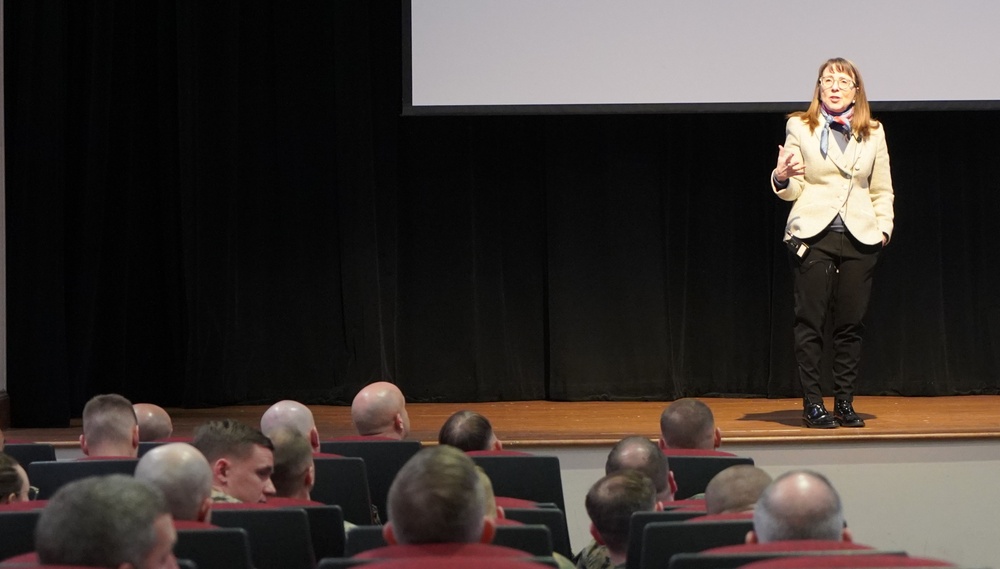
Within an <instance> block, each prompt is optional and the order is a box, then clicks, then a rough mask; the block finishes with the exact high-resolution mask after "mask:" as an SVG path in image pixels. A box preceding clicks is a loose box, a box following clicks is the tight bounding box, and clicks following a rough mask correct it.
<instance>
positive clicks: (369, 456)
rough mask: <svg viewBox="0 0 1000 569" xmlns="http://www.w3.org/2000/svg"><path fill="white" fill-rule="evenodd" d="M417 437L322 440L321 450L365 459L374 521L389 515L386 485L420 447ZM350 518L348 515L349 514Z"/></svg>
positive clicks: (386, 518) (381, 519)
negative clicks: (415, 439) (400, 439)
mask: <svg viewBox="0 0 1000 569" xmlns="http://www.w3.org/2000/svg"><path fill="white" fill-rule="evenodd" d="M420 448H421V445H420V441H371V440H367V441H323V442H322V443H320V451H321V452H324V453H333V454H339V455H341V456H354V457H358V458H361V459H364V461H365V471H366V472H367V474H368V492H369V495H370V498H371V503H372V506H374V507H375V509H376V514H377V516H378V518H377V519H374V520H373V522H374V523H379V522H385V521H386V520H388V518H389V514H388V511H387V510H386V498H387V497H388V496H389V486H390V485H392V481H393V479H394V478H396V473H397V472H399V470H400V469H401V468H403V465H404V464H406V461H408V460H410V458H412V457H413V455H415V454H417V452H419V451H420ZM348 520H350V518H348Z"/></svg>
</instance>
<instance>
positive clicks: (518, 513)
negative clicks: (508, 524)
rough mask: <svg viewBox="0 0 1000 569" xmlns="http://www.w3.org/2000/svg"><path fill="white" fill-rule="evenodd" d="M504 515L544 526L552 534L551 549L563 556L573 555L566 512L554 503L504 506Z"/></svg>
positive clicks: (522, 521)
mask: <svg viewBox="0 0 1000 569" xmlns="http://www.w3.org/2000/svg"><path fill="white" fill-rule="evenodd" d="M504 517H506V518H507V519H510V520H515V521H518V522H521V523H522V524H542V525H544V526H546V527H547V528H549V533H550V534H551V535H552V550H553V551H555V552H556V553H559V554H560V555H562V556H564V557H567V558H571V557H573V549H572V548H571V547H570V543H569V529H568V528H567V527H566V514H564V513H563V511H562V510H560V509H559V508H556V507H555V505H552V507H548V508H545V507H542V508H504Z"/></svg>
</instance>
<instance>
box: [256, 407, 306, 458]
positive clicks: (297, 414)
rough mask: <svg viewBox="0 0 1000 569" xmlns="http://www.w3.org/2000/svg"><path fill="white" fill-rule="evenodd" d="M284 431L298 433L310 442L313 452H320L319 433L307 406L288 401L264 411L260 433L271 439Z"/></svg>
mask: <svg viewBox="0 0 1000 569" xmlns="http://www.w3.org/2000/svg"><path fill="white" fill-rule="evenodd" d="M282 429H292V430H294V431H297V432H298V433H299V434H301V435H302V436H303V437H305V438H306V440H307V441H309V445H310V446H311V447H312V450H313V452H319V431H318V430H317V429H316V421H315V419H314V418H313V414H312V411H310V410H309V408H308V407H306V406H305V405H303V404H301V403H299V402H298V401H292V400H290V399H286V400H284V401H278V402H277V403H275V404H274V405H271V406H270V407H268V409H267V411H264V415H262V416H261V418H260V431H261V432H262V433H264V435H265V436H267V437H269V438H270V437H271V436H272V435H274V434H275V433H277V432H278V431H280V430H282Z"/></svg>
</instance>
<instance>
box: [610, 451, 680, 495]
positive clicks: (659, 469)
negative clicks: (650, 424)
mask: <svg viewBox="0 0 1000 569" xmlns="http://www.w3.org/2000/svg"><path fill="white" fill-rule="evenodd" d="M625 470H638V471H639V472H641V473H643V474H645V475H646V477H647V478H649V479H650V480H651V481H652V482H653V486H654V487H655V488H656V493H657V494H660V493H662V492H664V491H666V490H667V487H668V478H667V473H668V472H669V471H670V464H669V462H668V460H667V457H665V456H663V453H662V452H660V448H659V447H658V446H656V443H654V442H653V441H651V440H649V439H647V438H646V437H627V438H624V439H622V440H620V441H618V443H617V444H615V446H614V447H612V448H611V452H610V453H608V460H607V462H606V463H605V464H604V473H605V474H614V473H616V472H622V471H625Z"/></svg>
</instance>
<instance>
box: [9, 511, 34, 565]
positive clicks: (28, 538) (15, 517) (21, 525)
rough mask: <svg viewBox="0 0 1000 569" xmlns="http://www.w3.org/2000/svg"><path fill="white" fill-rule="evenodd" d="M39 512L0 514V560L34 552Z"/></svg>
mask: <svg viewBox="0 0 1000 569" xmlns="http://www.w3.org/2000/svg"><path fill="white" fill-rule="evenodd" d="M41 515H42V511H41V510H24V511H11V512H0V559H7V558H8V557H13V556H15V555H20V554H22V553H28V552H29V551H34V550H35V526H36V525H37V524H38V518H39V517H40V516H41Z"/></svg>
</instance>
